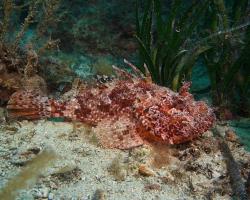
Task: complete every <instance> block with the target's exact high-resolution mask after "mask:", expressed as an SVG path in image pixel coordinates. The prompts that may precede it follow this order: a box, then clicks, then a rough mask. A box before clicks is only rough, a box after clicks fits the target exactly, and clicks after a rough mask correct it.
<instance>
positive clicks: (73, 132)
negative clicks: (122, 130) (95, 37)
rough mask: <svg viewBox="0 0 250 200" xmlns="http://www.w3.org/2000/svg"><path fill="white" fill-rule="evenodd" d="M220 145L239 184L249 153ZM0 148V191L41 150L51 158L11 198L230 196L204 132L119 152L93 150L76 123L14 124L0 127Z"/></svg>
mask: <svg viewBox="0 0 250 200" xmlns="http://www.w3.org/2000/svg"><path fill="white" fill-rule="evenodd" d="M221 129H222V131H223V130H225V129H227V127H221ZM227 142H228V144H229V147H230V149H231V151H232V153H233V155H234V157H235V159H236V161H237V162H238V163H239V166H240V169H241V173H242V177H243V178H246V177H245V176H246V174H247V173H248V172H249V170H250V166H249V165H250V164H249V163H250V154H249V153H248V152H246V151H245V150H244V148H243V146H242V145H241V144H240V143H239V142H238V141H237V140H232V141H227ZM0 144H1V145H0V188H4V187H6V185H7V184H8V183H9V182H10V181H11V180H13V179H14V180H15V179H17V176H18V174H20V173H22V171H23V170H24V169H26V168H27V167H28V166H29V164H30V162H29V161H30V160H32V159H33V158H35V157H37V156H39V155H40V154H41V153H42V152H43V151H47V152H48V151H49V152H51V154H53V155H55V156H56V157H55V158H53V160H52V161H51V162H48V163H47V160H46V159H45V160H44V161H42V162H46V163H45V165H44V166H45V167H43V168H42V169H41V170H39V176H38V177H36V176H33V175H32V173H30V176H28V177H26V178H25V179H28V181H27V188H25V189H22V190H20V188H18V187H16V188H14V186H13V190H12V193H13V195H14V196H15V195H17V196H16V199H102V200H103V199H110V200H112V199H115V200H117V199H121V200H125V199H128V200H133V199H137V200H144V199H145V200H147V199H150V200H151V199H155V200H156V199H164V200H184V199H185V200H188V199H220V200H223V199H230V195H232V191H231V187H230V181H229V177H228V173H227V170H226V163H225V159H224V158H223V156H222V154H221V152H220V149H219V147H218V142H217V139H216V138H215V137H214V136H213V135H212V133H211V132H209V131H208V132H206V133H205V134H204V135H203V136H202V137H201V138H199V139H197V140H195V141H193V142H191V143H188V144H185V145H177V146H174V147H166V148H165V147H162V146H159V149H157V146H154V148H153V147H151V146H149V145H144V146H142V147H138V148H135V149H132V150H125V151H121V150H117V149H105V148H103V147H101V146H100V145H99V141H98V139H97V137H96V135H95V134H94V133H93V131H92V129H91V128H89V127H86V126H84V125H82V124H80V123H77V124H76V123H67V122H52V121H47V120H38V121H33V122H31V121H20V122H10V123H2V124H1V125H0ZM38 168H39V167H38ZM243 180H244V179H243ZM2 190H3V189H2ZM14 193H15V194H14ZM2 195H3V194H2Z"/></svg>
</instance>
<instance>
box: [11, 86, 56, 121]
mask: <svg viewBox="0 0 250 200" xmlns="http://www.w3.org/2000/svg"><path fill="white" fill-rule="evenodd" d="M51 110H52V108H51V100H49V98H48V97H45V96H42V95H40V94H39V93H38V92H34V91H17V92H15V93H14V94H12V96H11V97H10V100H9V102H8V105H7V111H8V117H9V118H21V119H41V118H47V117H51Z"/></svg>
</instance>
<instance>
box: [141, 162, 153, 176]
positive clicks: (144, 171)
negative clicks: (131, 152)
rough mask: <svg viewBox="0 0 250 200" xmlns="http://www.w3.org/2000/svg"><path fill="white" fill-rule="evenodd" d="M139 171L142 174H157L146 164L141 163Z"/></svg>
mask: <svg viewBox="0 0 250 200" xmlns="http://www.w3.org/2000/svg"><path fill="white" fill-rule="evenodd" d="M138 172H139V174H141V175H142V176H155V172H154V171H153V170H151V169H150V168H149V167H147V166H146V165H140V167H139V169H138Z"/></svg>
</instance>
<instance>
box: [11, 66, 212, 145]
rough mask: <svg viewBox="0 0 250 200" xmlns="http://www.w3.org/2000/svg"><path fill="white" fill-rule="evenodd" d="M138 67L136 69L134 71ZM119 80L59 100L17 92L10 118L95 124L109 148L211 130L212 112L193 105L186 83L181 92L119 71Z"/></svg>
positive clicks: (188, 137)
mask: <svg viewBox="0 0 250 200" xmlns="http://www.w3.org/2000/svg"><path fill="white" fill-rule="evenodd" d="M133 69H134V68H133ZM116 70H117V72H118V73H119V75H120V77H121V78H116V79H114V80H113V81H111V82H107V83H102V84H100V83H99V84H96V85H95V86H93V85H92V86H86V87H84V88H79V89H78V90H77V92H75V93H74V94H73V95H72V96H71V98H69V99H67V100H56V99H53V98H48V97H46V96H43V95H41V94H39V93H38V92H35V91H30V90H22V91H17V92H15V93H14V94H13V95H12V96H11V98H10V100H9V102H8V105H7V110H8V113H9V117H11V118H22V119H40V118H51V117H64V118H66V119H68V120H73V121H80V122H83V123H85V124H88V125H90V126H92V129H93V131H94V133H95V134H96V136H97V137H98V139H99V140H100V142H101V144H102V145H103V146H104V147H107V148H118V149H129V148H133V147H137V146H140V145H143V144H144V143H145V142H161V143H165V144H180V143H184V142H187V141H191V140H193V139H194V138H197V137H199V136H200V135H201V134H202V133H204V132H205V131H207V130H208V129H209V128H211V127H212V125H213V122H214V121H215V115H214V113H213V110H212V109H211V108H209V107H208V106H207V105H206V103H205V102H203V101H195V100H194V98H193V96H192V95H191V94H190V93H189V92H188V90H189V87H190V83H184V84H183V86H182V87H181V88H180V90H179V92H178V93H176V92H173V91H172V90H170V89H169V88H166V87H162V86H159V85H156V84H154V83H152V81H151V80H150V78H149V77H146V78H145V77H143V76H142V74H139V72H138V71H137V70H136V69H134V71H135V72H136V73H137V75H138V74H139V75H138V76H134V75H131V74H129V73H127V72H125V71H122V70H118V69H117V68H116Z"/></svg>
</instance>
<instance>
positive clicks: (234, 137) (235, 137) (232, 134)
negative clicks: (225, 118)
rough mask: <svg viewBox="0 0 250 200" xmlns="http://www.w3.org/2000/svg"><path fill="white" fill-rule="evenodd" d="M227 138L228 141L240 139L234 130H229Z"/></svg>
mask: <svg viewBox="0 0 250 200" xmlns="http://www.w3.org/2000/svg"><path fill="white" fill-rule="evenodd" d="M225 138H226V140H227V141H230V142H236V141H237V139H238V138H237V136H236V134H235V132H234V131H233V130H227V131H226V135H225Z"/></svg>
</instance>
